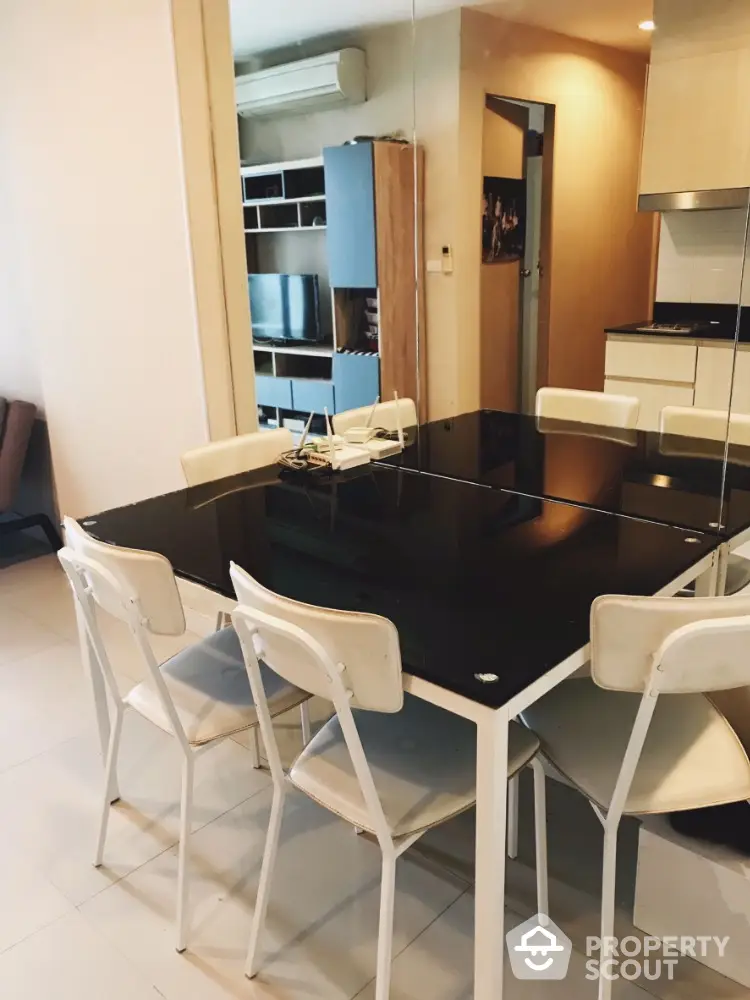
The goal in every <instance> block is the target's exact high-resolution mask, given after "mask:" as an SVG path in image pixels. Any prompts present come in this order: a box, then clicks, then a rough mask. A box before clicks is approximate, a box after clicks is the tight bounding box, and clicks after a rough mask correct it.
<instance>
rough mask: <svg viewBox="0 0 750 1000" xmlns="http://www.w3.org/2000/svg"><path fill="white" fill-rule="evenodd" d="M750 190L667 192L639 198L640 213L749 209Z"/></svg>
mask: <svg viewBox="0 0 750 1000" xmlns="http://www.w3.org/2000/svg"><path fill="white" fill-rule="evenodd" d="M748 205H750V188H746V187H741V188H720V189H717V190H715V191H665V192H664V193H663V194H641V195H639V196H638V211H639V212H679V211H682V212H705V211H708V210H710V209H717V208H745V209H746V208H747V207H748Z"/></svg>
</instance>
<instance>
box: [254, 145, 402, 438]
mask: <svg viewBox="0 0 750 1000" xmlns="http://www.w3.org/2000/svg"><path fill="white" fill-rule="evenodd" d="M414 155H415V154H414V147H412V146H408V145H405V144H397V143H389V142H385V141H382V142H381V141H375V142H362V143H355V144H351V145H345V146H336V147H330V148H327V149H325V150H324V152H323V156H321V157H315V158H311V159H306V160H296V161H291V162H288V163H271V164H263V165H257V166H243V167H242V169H241V184H242V204H243V213H244V228H245V246H246V252H247V266H248V274H253V273H259V272H260V273H265V272H270V273H277V272H279V273H313V272H315V273H317V274H318V277H319V281H320V311H321V314H322V323H321V326H322V329H323V330H324V331H325V332H326V333H327V334H328V337H327V339H326V342H325V343H322V344H293V343H289V344H282V345H279V346H277V345H274V344H266V343H260V342H254V343H253V355H254V358H255V372H256V378H255V382H256V399H257V402H258V412H259V418H260V422H261V426H279V425H281V424H283V423H285V422H287V423H291V424H292V425H293V426H294V425H298V424H299V420H300V419H306V418H307V415H308V414H309V413H310V411H312V412H314V413H315V414H318V415H322V414H323V413H324V411H325V410H328V413H329V414H333V413H336V412H340V411H342V410H348V409H353V408H355V407H359V406H366V405H368V404H370V403H372V402H373V401H374V400H375V398H376V397H377V396H379V395H380V396H382V398H384V399H385V398H392V396H393V391H394V389H397V390H398V392H399V395H401V396H411V397H412V398H416V394H417V393H416V362H415V357H416V317H415V316H413V317H410V315H409V308H410V305H409V304H410V303H411V305H412V312H413V311H414V308H413V303H414V291H413V290H414V284H415V282H414V277H413V273H412V274H410V271H409V267H410V259H409V253H412V255H413V248H414V223H415V220H414ZM313 230H317V231H319V232H320V233H321V234H322V235H321V237H319V239H321V240H322V241H323V242H317V241H316V240H314V239H312V238H311V237H305V239H304V240H303V241H302V244H298V243H296V242H295V241H296V240H297V237H296V236H292V235H291V234H293V233H302V232H310V231H313ZM274 234H275V239H274ZM261 236H262V237H263V239H262V240H261V239H260V237H261ZM308 240H312V241H311V242H308ZM289 241H291V242H289ZM396 255H400V256H399V260H395V259H392V258H394V257H395V256H396ZM411 263H412V264H413V260H412V261H411ZM384 296H385V298H384ZM384 305H385V307H386V308H385V314H386V318H387V337H384V327H383V321H382V312H383V308H382V307H383V306H384ZM410 338H413V339H414V342H415V343H414V345H412V344H411V342H410ZM384 352H385V353H384Z"/></svg>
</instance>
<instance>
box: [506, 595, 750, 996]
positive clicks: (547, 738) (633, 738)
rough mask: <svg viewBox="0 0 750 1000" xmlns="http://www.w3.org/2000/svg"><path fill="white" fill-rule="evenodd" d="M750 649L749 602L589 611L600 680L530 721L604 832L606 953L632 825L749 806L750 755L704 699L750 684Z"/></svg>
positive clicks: (620, 603) (615, 605)
mask: <svg viewBox="0 0 750 1000" xmlns="http://www.w3.org/2000/svg"><path fill="white" fill-rule="evenodd" d="M748 642H750V598H748V597H709V598H693V599H691V600H685V599H684V598H679V597H670V598H661V597H650V598H649V597H645V598H642V597H600V598H597V600H596V601H594V604H593V606H592V611H591V650H592V653H591V669H592V677H593V680H592V679H589V678H586V679H580V680H571V681H568V682H567V683H565V684H560V685H559V686H558V687H556V688H554V689H553V690H552V691H550V693H549V694H548V695H545V697H544V698H542V699H541V701H539V702H537V703H536V704H534V705H532V706H531V707H530V708H528V709H527V710H526V711H525V712H524V713H523V719H524V722H526V723H527V724H528V725H529V726H531V727H532V729H533V730H534V732H535V733H536V734H537V735H538V736H539V738H540V740H541V742H542V755H543V756H544V757H545V758H546V759H547V760H548V761H549V762H550V763H551V764H552V765H553V766H554V767H555V768H556V769H557V770H558V771H560V772H561V773H562V775H563V776H564V777H565V778H566V779H567V780H568V781H569V782H570V783H571V784H573V785H574V786H576V787H577V788H578V789H579V790H580V791H581V792H582V793H583V794H584V795H585V796H586V797H587V798H588V800H589V802H590V804H591V806H592V808H593V809H594V812H595V813H596V815H597V816H598V817H599V819H600V820H601V822H602V824H603V826H604V868H603V875H602V911H601V940H602V942H606V941H609V940H611V939H612V937H613V934H614V918H615V876H616V869H617V834H618V830H619V826H620V819H621V818H622V816H623V815H643V814H651V813H668V812H679V811H681V810H685V809H698V808H702V807H706V806H715V805H722V804H725V803H729V802H739V801H743V800H745V799H748V798H750V761H749V760H748V757H747V754H746V752H745V750H744V748H743V746H742V743H741V742H740V740H739V738H738V736H737V734H736V732H735V730H734V729H733V728H732V726H731V725H730V723H729V722H728V720H727V718H726V716H725V715H723V714H722V713H721V712H720V711H719V710H718V708H717V707H716V706H715V705H714V703H713V702H712V701H711V700H710V699H709V698H708V697H707V696H706V693H707V692H719V691H728V690H731V689H734V688H739V687H742V686H744V685H748V684H750V658H748V655H747V649H748ZM603 689H608V690H603ZM662 695H663V696H664V697H662ZM603 947H604V945H603ZM605 957H606V955H604V954H603V955H602V958H605ZM611 994H612V982H611V979H606V978H600V980H599V1000H609V998H610V997H611Z"/></svg>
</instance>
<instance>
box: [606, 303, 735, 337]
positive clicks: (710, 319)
mask: <svg viewBox="0 0 750 1000" xmlns="http://www.w3.org/2000/svg"><path fill="white" fill-rule="evenodd" d="M653 312H654V318H653V321H652V320H641V321H640V322H639V323H626V324H624V325H622V326H606V327H605V328H604V330H605V333H624V334H634V335H636V336H641V337H649V336H651V337H675V338H677V339H680V338H682V339H683V340H721V341H724V342H727V341H729V342H733V341H734V338H735V334H736V332H737V306H736V305H730V304H728V303H724V302H659V301H656V302H654V310H653ZM650 322H654V323H670V324H674V325H677V326H678V325H679V324H680V323H684V324H688V323H689V324H691V325H692V326H695V329H694V330H691V332H690V333H670V332H669V330H653V331H643V330H639V329H638V327H639V326H646V325H647V324H648V323H650ZM739 327H740V331H739V334H740V335H739V342H740V343H741V344H747V343H750V306H742V309H741V311H740V323H739Z"/></svg>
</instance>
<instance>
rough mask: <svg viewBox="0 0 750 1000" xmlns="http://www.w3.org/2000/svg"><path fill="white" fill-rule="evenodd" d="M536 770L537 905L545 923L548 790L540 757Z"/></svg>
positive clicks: (532, 765)
mask: <svg viewBox="0 0 750 1000" xmlns="http://www.w3.org/2000/svg"><path fill="white" fill-rule="evenodd" d="M531 768H532V770H533V772H534V834H535V841H536V906H537V913H539V914H540V915H541V916H542V917H543V918H545V919H543V920H542V921H541V922H542V923H545V922H546V918H548V917H549V883H548V877H547V790H546V786H545V780H546V776H545V774H544V767H543V766H542V762H541V761H540V760H539V758H538V757H535V758H534V759H533V760H532V762H531Z"/></svg>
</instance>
